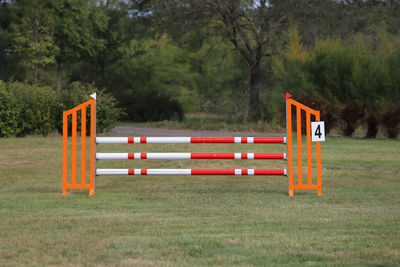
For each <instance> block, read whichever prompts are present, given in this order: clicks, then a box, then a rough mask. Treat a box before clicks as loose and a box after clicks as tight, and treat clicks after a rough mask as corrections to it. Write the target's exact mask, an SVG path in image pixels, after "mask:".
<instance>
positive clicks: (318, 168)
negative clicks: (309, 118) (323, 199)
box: [315, 111, 322, 196]
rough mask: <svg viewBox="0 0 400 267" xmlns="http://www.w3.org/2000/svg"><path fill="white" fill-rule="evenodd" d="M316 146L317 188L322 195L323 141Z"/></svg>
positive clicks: (318, 115) (317, 117) (316, 118)
mask: <svg viewBox="0 0 400 267" xmlns="http://www.w3.org/2000/svg"><path fill="white" fill-rule="evenodd" d="M315 120H316V121H320V113H319V111H318V112H317V114H316V115H315ZM316 147H317V186H318V188H317V190H318V195H319V196H320V195H322V181H321V176H322V174H321V142H316Z"/></svg>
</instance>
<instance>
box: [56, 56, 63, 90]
mask: <svg viewBox="0 0 400 267" xmlns="http://www.w3.org/2000/svg"><path fill="white" fill-rule="evenodd" d="M57 64H58V66H57V91H59V90H60V88H61V71H62V62H57Z"/></svg>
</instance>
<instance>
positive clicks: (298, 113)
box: [296, 105, 303, 185]
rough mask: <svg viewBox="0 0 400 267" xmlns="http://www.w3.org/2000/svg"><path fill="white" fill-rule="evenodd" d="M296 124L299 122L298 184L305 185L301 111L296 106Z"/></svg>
mask: <svg viewBox="0 0 400 267" xmlns="http://www.w3.org/2000/svg"><path fill="white" fill-rule="evenodd" d="M296 115H297V118H296V122H297V127H296V128H297V174H298V184H299V185H302V184H303V173H302V168H303V165H302V158H301V157H302V155H301V109H300V107H299V106H297V105H296Z"/></svg>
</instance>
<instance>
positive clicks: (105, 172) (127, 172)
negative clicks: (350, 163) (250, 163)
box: [96, 169, 287, 175]
mask: <svg viewBox="0 0 400 267" xmlns="http://www.w3.org/2000/svg"><path fill="white" fill-rule="evenodd" d="M96 175H287V171H286V169H96Z"/></svg>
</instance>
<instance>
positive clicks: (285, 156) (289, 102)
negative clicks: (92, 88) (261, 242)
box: [62, 94, 322, 196]
mask: <svg viewBox="0 0 400 267" xmlns="http://www.w3.org/2000/svg"><path fill="white" fill-rule="evenodd" d="M91 97H92V99H90V100H88V101H86V102H85V103H83V104H81V105H79V106H77V107H75V108H73V109H71V110H68V111H64V113H63V182H62V184H63V189H62V193H63V194H67V193H68V189H89V195H94V193H95V176H99V175H281V176H288V183H289V196H293V191H294V190H305V189H316V190H317V193H318V195H322V183H321V146H320V142H316V163H317V183H316V184H313V182H312V171H311V170H312V169H311V167H312V160H311V159H312V157H311V156H312V155H311V115H313V116H314V117H315V121H320V112H319V111H316V110H313V109H311V108H309V107H306V106H304V105H303V104H300V103H299V102H297V101H294V100H293V99H291V98H290V97H291V95H290V94H286V137H96V94H93V95H91ZM292 106H295V107H296V122H297V127H296V128H297V166H298V171H297V174H298V184H294V181H293V140H292V138H293V136H292ZM87 108H90V181H89V184H87V183H86V110H87ZM79 111H80V113H81V131H80V132H81V177H80V178H81V179H80V180H81V181H80V183H79V182H78V181H77V113H78V112H79ZM302 111H305V113H306V128H307V130H306V138H307V183H304V182H303V173H302V169H303V167H302V153H301V138H302V136H301V112H302ZM69 116H71V117H72V134H71V137H72V149H71V154H72V160H71V183H68V119H69ZM111 143H113V144H115V143H126V144H150V143H153V144H184V143H192V144H193V143H194V144H200V143H202V144H204V143H209V144H210V143H212V144H217V143H218V144H227V143H230V144H286V147H287V150H286V153H96V144H111ZM104 159H133V160H145V159H237V160H244V159H247V160H251V159H253V160H272V159H274V160H286V161H287V169H96V160H104Z"/></svg>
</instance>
